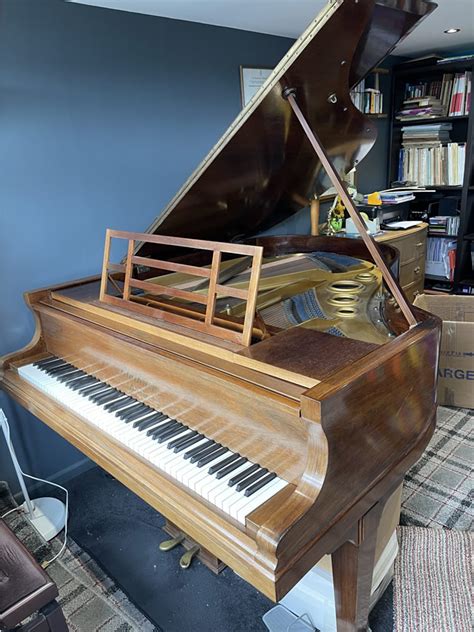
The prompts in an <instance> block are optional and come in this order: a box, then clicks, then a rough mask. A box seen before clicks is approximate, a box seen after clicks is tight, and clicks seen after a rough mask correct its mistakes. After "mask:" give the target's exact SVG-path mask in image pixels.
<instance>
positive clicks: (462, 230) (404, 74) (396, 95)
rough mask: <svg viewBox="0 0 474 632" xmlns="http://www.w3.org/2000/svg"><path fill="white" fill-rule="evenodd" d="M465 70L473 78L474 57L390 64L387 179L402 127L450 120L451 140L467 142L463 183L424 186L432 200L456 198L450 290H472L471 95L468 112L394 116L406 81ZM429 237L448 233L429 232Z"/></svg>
mask: <svg viewBox="0 0 474 632" xmlns="http://www.w3.org/2000/svg"><path fill="white" fill-rule="evenodd" d="M467 70H469V71H471V72H472V73H473V78H474V60H467V61H457V62H456V61H453V62H449V63H446V64H438V63H436V61H428V62H427V63H421V64H420V63H412V64H410V63H405V64H399V65H398V66H395V67H394V68H393V70H392V103H391V108H390V111H391V115H392V118H391V129H390V156H389V167H388V180H389V183H390V182H394V181H395V180H397V179H398V158H399V151H400V148H401V144H402V127H405V126H411V125H423V124H435V123H452V131H451V132H450V135H451V140H452V142H458V143H461V142H462V143H464V142H465V143H466V163H465V169H464V178H463V184H462V185H459V186H449V185H436V186H427V188H429V189H435V190H436V194H434V199H435V200H440V199H442V198H444V197H446V196H449V197H455V198H457V199H458V208H459V209H460V225H459V233H458V235H457V236H455V237H451V238H454V239H457V246H456V267H455V270H454V279H453V281H452V282H451V288H452V292H453V293H461V294H462V293H468V294H474V270H473V265H472V261H471V246H472V247H473V248H474V97H473V98H472V99H471V110H470V113H469V115H466V116H443V117H436V118H421V117H420V119H417V120H413V121H398V120H397V119H396V118H395V117H396V114H397V112H398V111H399V110H400V109H401V106H402V103H403V100H404V98H405V86H406V84H407V83H415V82H430V81H434V80H441V79H442V76H443V74H445V73H452V74H455V73H461V72H465V71H467ZM429 237H447V236H445V235H429ZM431 276H432V275H431ZM426 279H427V281H428V283H427V285H428V286H429V285H430V281H432V282H435V281H439V280H441V279H439V278H435V277H433V278H432V279H430V275H426ZM444 283H449V282H448V281H447V279H444ZM431 284H432V283H431Z"/></svg>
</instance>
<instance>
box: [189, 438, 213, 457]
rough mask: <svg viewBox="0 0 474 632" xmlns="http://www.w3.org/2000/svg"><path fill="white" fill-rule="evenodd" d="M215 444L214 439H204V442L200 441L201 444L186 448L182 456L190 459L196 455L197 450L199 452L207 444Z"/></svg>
mask: <svg viewBox="0 0 474 632" xmlns="http://www.w3.org/2000/svg"><path fill="white" fill-rule="evenodd" d="M212 445H215V443H214V441H212V440H211V439H209V440H208V441H206V443H202V444H201V445H198V446H197V447H196V448H193V449H192V450H188V451H187V452H185V453H184V458H185V459H190V458H192V457H193V456H194V455H196V454H197V453H198V452H201V450H203V449H206V448H208V447H209V446H212Z"/></svg>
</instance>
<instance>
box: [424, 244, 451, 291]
mask: <svg viewBox="0 0 474 632" xmlns="http://www.w3.org/2000/svg"><path fill="white" fill-rule="evenodd" d="M455 267H456V240H455V239H442V238H436V237H435V238H433V239H429V240H428V244H427V248H426V268H425V272H426V274H427V275H433V276H437V277H444V278H445V279H447V280H448V281H452V280H453V277H454V269H455Z"/></svg>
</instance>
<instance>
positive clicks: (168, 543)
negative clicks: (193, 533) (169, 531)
mask: <svg viewBox="0 0 474 632" xmlns="http://www.w3.org/2000/svg"><path fill="white" fill-rule="evenodd" d="M183 540H184V535H183V534H182V533H180V534H179V535H177V536H176V537H175V538H172V539H171V540H164V542H162V543H161V544H160V551H171V549H174V548H175V547H176V546H178V544H181V542H182V541H183Z"/></svg>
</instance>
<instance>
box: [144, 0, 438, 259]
mask: <svg viewBox="0 0 474 632" xmlns="http://www.w3.org/2000/svg"><path fill="white" fill-rule="evenodd" d="M435 7H436V4H434V3H432V2H429V1H428V0H335V1H334V2H330V3H329V4H328V6H327V7H326V8H325V9H324V10H323V11H322V12H321V13H320V14H319V16H318V17H317V18H316V19H315V20H314V21H313V22H312V23H311V24H310V26H309V27H308V29H307V30H306V31H305V32H304V33H303V35H302V36H301V37H300V38H299V39H298V40H297V41H296V43H295V44H294V46H293V47H292V48H291V49H290V51H289V52H288V53H287V54H286V55H285V57H284V58H283V59H282V60H281V62H280V63H279V65H278V66H277V67H276V68H275V70H274V71H273V73H272V74H271V75H270V77H269V78H268V80H267V81H266V83H265V85H264V87H262V89H261V90H260V91H259V92H258V93H257V94H256V95H255V97H254V98H253V99H252V100H251V101H250V103H249V104H248V105H247V106H246V107H245V108H244V109H243V111H242V112H241V113H240V115H239V116H238V117H237V118H236V120H235V121H234V122H233V123H232V125H231V126H230V127H229V129H228V130H227V132H226V133H225V134H224V136H223V137H222V138H221V139H220V140H219V142H218V143H217V144H216V145H215V146H214V148H213V149H212V150H211V151H210V153H209V154H208V155H207V157H206V158H205V159H204V160H203V162H202V163H201V164H200V165H199V167H198V168H197V169H196V171H195V172H194V173H193V174H192V175H191V176H190V178H189V179H188V180H187V182H186V183H185V184H184V186H183V187H182V188H181V190H180V191H179V192H178V193H177V194H176V196H175V197H174V198H173V199H172V200H171V202H170V203H169V205H168V206H167V207H166V208H165V210H164V211H163V212H162V213H161V215H160V216H159V217H158V218H157V219H156V220H155V222H154V223H153V224H152V226H150V227H149V229H148V230H147V232H150V233H159V234H162V235H172V236H177V237H188V238H199V239H208V240H218V241H226V242H231V241H244V240H245V239H246V238H248V237H250V236H253V235H255V234H257V233H259V232H261V231H263V230H266V229H268V228H270V227H271V226H274V225H275V224H277V223H279V222H281V221H283V220H284V219H286V218H288V217H290V216H291V215H293V214H294V213H296V212H297V211H298V210H300V209H301V208H302V207H303V206H305V204H304V203H303V201H304V200H307V199H308V198H309V197H311V196H312V195H313V194H314V193H317V194H320V193H322V192H323V191H324V190H326V189H327V188H329V187H330V186H331V181H330V180H329V179H328V177H327V175H326V173H325V171H324V170H323V169H322V168H321V164H320V162H319V160H318V158H317V157H316V155H315V153H314V150H313V148H312V147H311V145H310V143H309V142H308V139H307V138H306V136H305V135H304V132H303V130H302V128H301V126H300V124H299V123H298V121H297V119H296V117H295V116H294V114H293V112H292V109H291V107H290V104H289V103H288V102H287V101H286V100H285V99H284V98H283V97H282V91H283V89H284V88H285V87H289V86H291V88H294V89H295V90H296V97H297V99H298V102H299V106H300V108H301V109H302V111H303V112H304V115H305V117H306V119H307V120H308V122H309V124H310V126H311V127H312V129H313V130H314V131H315V132H316V133H317V134H318V136H319V139H320V140H321V142H322V145H323V146H324V148H325V150H326V152H327V154H328V156H329V157H330V159H331V160H332V162H333V164H334V166H335V167H336V169H337V171H338V172H339V173H340V175H344V174H345V173H348V172H349V171H350V170H351V169H352V168H353V167H354V166H355V165H356V164H357V163H358V162H360V161H361V160H362V158H364V156H365V155H366V154H367V153H368V151H369V150H370V149H371V147H372V145H373V144H374V142H375V139H376V126H375V124H374V122H373V121H371V120H370V119H369V118H367V117H366V116H365V115H364V114H362V113H361V112H360V111H359V110H357V109H356V108H355V106H354V105H353V103H352V101H351V98H350V94H349V91H350V88H351V87H352V86H354V85H356V84H357V83H359V81H361V80H362V79H363V77H364V76H365V75H366V74H367V73H368V72H369V71H370V70H371V69H372V68H373V67H375V66H376V65H377V64H378V63H380V61H381V60H382V59H383V58H384V57H385V56H386V55H388V54H389V53H390V51H391V50H392V49H393V48H394V46H395V45H396V44H397V43H398V42H399V41H400V40H401V39H402V38H404V37H405V36H406V35H407V34H408V33H409V32H410V31H411V29H412V28H413V27H414V26H415V25H416V24H417V23H418V22H419V21H420V19H422V18H423V17H425V16H426V15H428V14H429V13H430V12H431V11H432V10H433V9H434V8H435ZM288 10H291V2H288ZM137 252H138V253H139V254H140V255H141V256H147V255H149V256H150V255H153V254H156V252H155V250H154V249H153V245H151V244H141V245H139V246H138V248H137Z"/></svg>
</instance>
